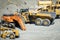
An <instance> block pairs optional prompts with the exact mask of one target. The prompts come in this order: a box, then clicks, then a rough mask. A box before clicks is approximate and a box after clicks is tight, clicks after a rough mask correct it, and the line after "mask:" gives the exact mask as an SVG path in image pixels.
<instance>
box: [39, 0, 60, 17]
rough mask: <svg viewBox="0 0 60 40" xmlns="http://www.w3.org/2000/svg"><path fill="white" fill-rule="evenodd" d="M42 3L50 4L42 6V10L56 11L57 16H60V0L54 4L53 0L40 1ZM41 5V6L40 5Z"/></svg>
mask: <svg viewBox="0 0 60 40" xmlns="http://www.w3.org/2000/svg"><path fill="white" fill-rule="evenodd" d="M38 3H39V4H40V5H41V4H42V6H43V5H45V4H46V5H48V6H46V5H45V6H44V7H45V9H44V8H41V11H47V12H55V13H56V17H59V16H60V0H57V1H56V3H55V4H54V3H53V2H52V0H50V1H49V2H46V1H41V2H40V1H39V2H38ZM40 5H39V6H40Z"/></svg>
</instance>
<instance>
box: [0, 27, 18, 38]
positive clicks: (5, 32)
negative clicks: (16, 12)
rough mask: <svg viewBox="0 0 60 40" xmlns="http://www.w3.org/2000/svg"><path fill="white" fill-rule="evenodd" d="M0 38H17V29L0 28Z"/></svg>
mask: <svg viewBox="0 0 60 40" xmlns="http://www.w3.org/2000/svg"><path fill="white" fill-rule="evenodd" d="M0 37H2V38H6V37H9V38H10V39H14V38H16V37H19V31H18V30H17V29H12V28H8V27H3V26H0Z"/></svg>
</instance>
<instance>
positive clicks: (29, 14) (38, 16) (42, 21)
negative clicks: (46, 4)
mask: <svg viewBox="0 0 60 40" xmlns="http://www.w3.org/2000/svg"><path fill="white" fill-rule="evenodd" d="M20 12H21V15H22V17H23V18H24V19H23V20H24V21H25V22H34V23H35V24H37V25H44V26H48V25H50V24H52V23H53V20H54V19H55V17H56V14H55V13H54V12H39V11H36V10H30V9H21V11H20Z"/></svg>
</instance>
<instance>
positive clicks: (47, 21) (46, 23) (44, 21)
mask: <svg viewBox="0 0 60 40" xmlns="http://www.w3.org/2000/svg"><path fill="white" fill-rule="evenodd" d="M50 23H51V22H50V20H49V19H44V20H43V25H44V26H49V25H50Z"/></svg>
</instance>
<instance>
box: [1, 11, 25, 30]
mask: <svg viewBox="0 0 60 40" xmlns="http://www.w3.org/2000/svg"><path fill="white" fill-rule="evenodd" d="M1 25H3V26H5V27H10V28H15V27H16V26H17V27H18V26H20V28H21V29H22V30H26V27H25V25H24V24H23V21H22V19H21V17H20V15H17V12H15V13H14V14H3V16H2V20H1Z"/></svg>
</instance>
